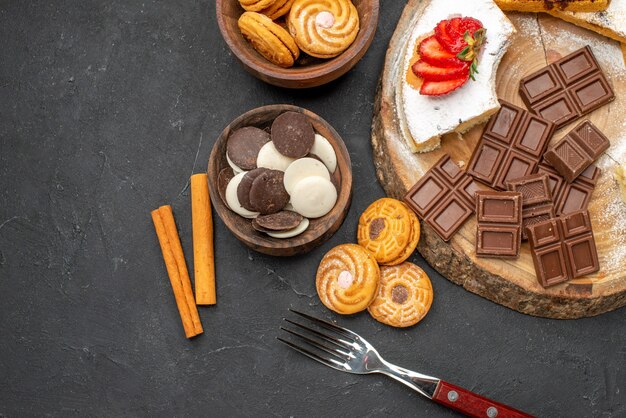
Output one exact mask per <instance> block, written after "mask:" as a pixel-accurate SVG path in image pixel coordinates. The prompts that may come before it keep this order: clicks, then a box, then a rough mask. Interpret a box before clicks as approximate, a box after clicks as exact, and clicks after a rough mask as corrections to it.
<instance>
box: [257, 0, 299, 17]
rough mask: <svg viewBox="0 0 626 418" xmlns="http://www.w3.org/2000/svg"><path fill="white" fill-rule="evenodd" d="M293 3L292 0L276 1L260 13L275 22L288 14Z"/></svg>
mask: <svg viewBox="0 0 626 418" xmlns="http://www.w3.org/2000/svg"><path fill="white" fill-rule="evenodd" d="M293 2H294V0H276V1H275V2H274V3H273V4H272V5H271V6H269V7H267V8H265V9H263V10H261V13H263V14H264V15H265V16H267V17H269V18H270V19H272V20H276V19H278V18H279V17H281V16H284V15H286V14H287V13H289V10H290V9H291V5H292V4H293Z"/></svg>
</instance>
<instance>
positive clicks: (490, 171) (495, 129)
mask: <svg viewBox="0 0 626 418" xmlns="http://www.w3.org/2000/svg"><path fill="white" fill-rule="evenodd" d="M500 105H501V108H500V110H499V111H498V113H496V114H495V115H494V116H492V117H491V119H490V120H489V123H488V124H487V126H486V127H485V130H484V131H483V135H482V138H481V139H480V142H479V143H478V145H477V146H476V148H475V149H474V153H473V154H472V158H471V160H470V163H469V166H468V168H467V172H468V174H470V175H472V176H473V177H474V178H475V179H476V180H479V181H481V182H483V183H485V184H487V185H489V186H491V187H493V188H495V189H498V190H506V183H507V182H509V181H512V180H515V179H518V178H520V177H525V176H528V175H530V174H533V173H535V172H536V171H537V164H538V163H539V161H540V159H541V157H542V155H543V152H544V151H545V149H546V146H547V145H548V141H549V140H550V138H551V137H552V133H553V132H554V124H552V123H551V122H548V121H546V120H544V119H541V118H539V117H537V116H535V115H531V114H530V113H529V112H528V111H526V110H524V109H522V108H519V107H517V106H514V105H512V104H511V103H507V102H505V101H503V100H500Z"/></svg>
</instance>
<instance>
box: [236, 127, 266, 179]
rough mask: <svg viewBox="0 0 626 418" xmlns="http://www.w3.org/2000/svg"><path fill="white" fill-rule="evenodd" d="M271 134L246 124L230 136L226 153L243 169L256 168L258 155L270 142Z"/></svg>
mask: <svg viewBox="0 0 626 418" xmlns="http://www.w3.org/2000/svg"><path fill="white" fill-rule="evenodd" d="M269 140H270V136H269V134H268V133H267V132H265V131H264V130H262V129H259V128H255V127H254V126H246V127H245V128H240V129H237V130H236V131H235V132H233V133H232V134H230V136H229V137H228V143H227V144H226V153H227V154H228V158H230V160H231V161H232V162H233V163H234V164H235V165H237V167H240V168H241V169H242V170H252V169H254V168H256V157H257V155H259V150H260V149H261V147H262V146H263V145H265V144H266V143H268V142H269Z"/></svg>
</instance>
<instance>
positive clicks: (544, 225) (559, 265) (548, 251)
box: [527, 210, 600, 287]
mask: <svg viewBox="0 0 626 418" xmlns="http://www.w3.org/2000/svg"><path fill="white" fill-rule="evenodd" d="M527 233H528V240H529V242H530V252H531V254H532V257H533V263H534V265H535V272H536V273H537V280H538V281H539V284H541V285H542V286H543V287H548V286H553V285H555V284H559V283H563V282H565V281H567V280H570V279H575V278H578V277H581V276H585V275H587V274H591V273H595V272H596V271H598V270H599V269H600V264H599V262H598V253H597V251H596V242H595V239H594V237H593V230H592V228H591V221H590V219H589V212H587V211H586V210H585V211H579V212H574V213H571V214H569V215H565V216H562V217H560V218H554V219H549V220H547V221H544V222H540V223H538V224H535V225H532V226H530V227H528V230H527Z"/></svg>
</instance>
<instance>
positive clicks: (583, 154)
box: [543, 120, 611, 183]
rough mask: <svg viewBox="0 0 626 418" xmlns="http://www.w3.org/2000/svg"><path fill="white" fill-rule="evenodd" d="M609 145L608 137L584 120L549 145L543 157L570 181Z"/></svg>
mask: <svg viewBox="0 0 626 418" xmlns="http://www.w3.org/2000/svg"><path fill="white" fill-rule="evenodd" d="M610 145H611V143H610V142H609V139H608V138H607V137H606V136H604V134H603V133H602V132H600V130H599V129H598V128H596V126H595V125H594V124H593V123H591V122H590V121H588V120H586V121H584V122H583V123H581V124H580V125H578V126H577V127H575V128H574V129H572V130H571V131H570V132H569V133H568V134H567V135H565V137H564V138H563V139H561V140H560V141H559V142H557V143H556V144H555V145H553V146H551V147H549V148H548V150H547V151H546V153H545V154H544V155H543V158H545V160H546V161H547V162H548V163H550V165H552V167H554V169H555V170H556V171H558V172H559V174H561V176H563V178H565V180H566V181H567V182H568V183H571V182H572V181H574V179H575V178H576V177H578V175H579V174H580V173H582V172H583V171H585V169H586V168H587V167H589V166H590V165H591V164H592V163H593V162H594V161H595V160H597V159H598V157H600V155H602V153H603V152H604V151H606V150H607V149H608V148H609V146H610Z"/></svg>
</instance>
